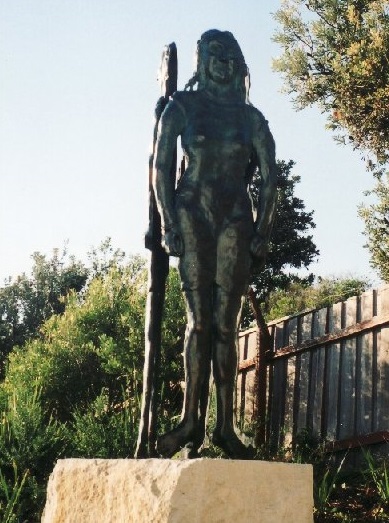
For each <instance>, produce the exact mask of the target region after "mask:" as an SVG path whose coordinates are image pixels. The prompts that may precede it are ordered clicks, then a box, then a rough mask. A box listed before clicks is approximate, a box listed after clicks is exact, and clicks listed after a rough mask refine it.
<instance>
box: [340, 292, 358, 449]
mask: <svg viewBox="0 0 389 523" xmlns="http://www.w3.org/2000/svg"><path fill="white" fill-rule="evenodd" d="M344 307H345V324H344V327H349V326H351V325H354V324H355V323H356V318H357V299H356V298H349V299H348V300H347V301H346V302H344ZM341 345H342V347H341V351H342V355H341V369H340V372H341V380H340V383H341V389H340V423H339V427H338V437H339V439H346V438H350V437H352V436H353V435H354V426H355V363H356V340H355V338H349V339H347V340H345V341H344V342H343V343H342V344H341Z"/></svg>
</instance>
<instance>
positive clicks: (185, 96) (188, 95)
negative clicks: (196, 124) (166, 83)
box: [171, 91, 198, 109]
mask: <svg viewBox="0 0 389 523" xmlns="http://www.w3.org/2000/svg"><path fill="white" fill-rule="evenodd" d="M197 100H198V92H197V91H176V92H175V93H174V94H173V96H172V97H171V101H172V102H175V103H177V104H178V105H181V106H182V107H183V108H184V109H185V108H188V107H190V106H191V105H193V104H194V103H196V101H197Z"/></svg>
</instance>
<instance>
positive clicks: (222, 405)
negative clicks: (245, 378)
mask: <svg viewBox="0 0 389 523" xmlns="http://www.w3.org/2000/svg"><path fill="white" fill-rule="evenodd" d="M240 309H241V297H240V296H231V295H230V294H229V293H227V292H226V291H224V290H223V289H222V288H221V287H219V286H216V289H215V297H214V315H213V320H214V325H213V335H214V352H213V375H214V379H215V385H216V409H217V410H216V427H215V430H214V434H213V441H214V443H215V444H216V445H218V446H220V447H221V448H223V450H225V451H226V452H227V454H228V455H231V454H233V455H235V454H236V453H237V452H240V451H242V450H243V448H244V445H243V444H242V443H241V441H240V440H239V438H238V437H237V435H236V433H235V430H234V391H235V377H236V367H237V347H236V340H237V327H238V321H239V316H240V314H239V313H240Z"/></svg>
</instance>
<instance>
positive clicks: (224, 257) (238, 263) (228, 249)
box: [216, 224, 252, 295]
mask: <svg viewBox="0 0 389 523" xmlns="http://www.w3.org/2000/svg"><path fill="white" fill-rule="evenodd" d="M251 236H252V228H251V229H250V226H249V225H246V224H236V225H234V226H230V227H228V228H226V229H224V230H223V231H222V233H221V234H220V235H219V240H218V243H217V267H216V283H217V285H219V286H220V287H221V288H222V289H223V290H224V291H226V292H229V293H231V294H233V295H243V294H244V293H245V292H246V287H247V285H248V281H249V275H250V268H251V262H252V260H251V255H250V242H251Z"/></svg>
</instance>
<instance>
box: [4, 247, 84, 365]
mask: <svg viewBox="0 0 389 523" xmlns="http://www.w3.org/2000/svg"><path fill="white" fill-rule="evenodd" d="M32 259H33V262H34V263H33V267H32V271H31V275H30V276H27V275H26V274H22V275H21V276H18V277H17V278H16V279H15V280H13V279H12V278H10V279H8V280H7V281H6V282H5V285H4V287H2V288H0V361H1V362H4V358H5V357H6V356H7V355H8V354H9V353H10V351H11V350H12V348H13V347H14V346H15V345H23V344H24V343H25V341H26V340H27V339H29V338H32V337H36V336H37V335H38V334H39V328H40V326H41V325H42V324H43V322H44V321H45V320H47V319H48V318H49V317H50V316H52V315H53V314H61V313H63V312H64V310H65V301H64V298H65V297H66V295H67V294H68V293H69V292H70V291H71V290H74V291H75V292H79V291H80V290H81V289H82V288H83V287H84V285H85V283H86V281H87V277H88V271H87V269H86V268H85V266H84V265H83V264H82V263H80V262H78V261H76V259H75V258H74V257H72V256H70V257H68V255H67V253H66V250H64V251H63V252H62V253H60V252H59V250H58V249H54V251H53V255H52V257H51V258H49V259H48V258H47V257H46V256H45V255H43V254H40V253H39V252H35V253H34V254H33V255H32Z"/></svg>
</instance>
